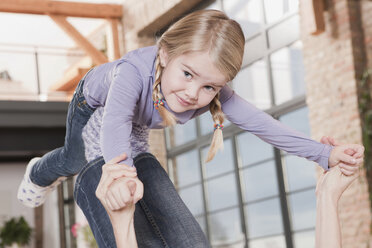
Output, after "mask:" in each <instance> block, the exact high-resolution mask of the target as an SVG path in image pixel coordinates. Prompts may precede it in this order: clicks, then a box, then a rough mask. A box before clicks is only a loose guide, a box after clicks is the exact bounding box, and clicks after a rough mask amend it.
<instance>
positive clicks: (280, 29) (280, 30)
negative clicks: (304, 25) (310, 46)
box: [268, 0, 300, 50]
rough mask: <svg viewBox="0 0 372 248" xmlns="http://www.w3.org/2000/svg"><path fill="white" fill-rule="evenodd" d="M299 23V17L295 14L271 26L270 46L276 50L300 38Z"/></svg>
mask: <svg viewBox="0 0 372 248" xmlns="http://www.w3.org/2000/svg"><path fill="white" fill-rule="evenodd" d="M274 1H276V0H274ZM299 23H300V20H299V17H298V15H295V16H293V17H291V18H289V19H287V20H285V21H283V22H281V23H279V24H277V25H275V26H274V27H272V28H270V29H269V31H268V36H269V47H270V48H271V49H273V50H276V49H279V48H281V47H284V46H288V45H289V44H291V43H292V42H294V41H296V40H298V39H299V38H300V27H299Z"/></svg>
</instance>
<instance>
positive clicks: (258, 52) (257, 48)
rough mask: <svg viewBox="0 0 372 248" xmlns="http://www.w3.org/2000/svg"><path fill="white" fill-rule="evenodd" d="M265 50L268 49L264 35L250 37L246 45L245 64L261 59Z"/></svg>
mask: <svg viewBox="0 0 372 248" xmlns="http://www.w3.org/2000/svg"><path fill="white" fill-rule="evenodd" d="M265 50H267V46H266V42H265V40H264V38H263V35H258V36H256V37H254V38H252V39H249V40H248V41H247V42H246V43H245V46H244V57H243V66H246V65H249V64H251V63H252V62H254V61H255V60H258V59H261V58H262V57H263V56H264V53H265Z"/></svg>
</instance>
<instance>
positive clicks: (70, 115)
mask: <svg viewBox="0 0 372 248" xmlns="http://www.w3.org/2000/svg"><path fill="white" fill-rule="evenodd" d="M84 79H85V76H84V78H83V79H81V80H80V82H79V84H78V86H77V87H76V90H75V93H74V96H73V98H72V100H71V102H70V104H69V106H68V111H67V119H66V136H65V143H64V146H63V147H60V148H57V149H54V150H53V151H50V152H48V153H47V154H45V155H44V156H43V157H42V158H41V159H40V160H38V161H37V162H36V163H35V165H34V166H33V167H32V170H31V172H30V179H31V181H32V182H33V183H35V184H37V185H39V186H48V185H50V184H52V183H53V182H54V181H55V180H57V178H59V177H61V176H65V177H68V176H73V175H75V174H77V173H79V172H80V171H81V169H82V168H83V166H84V165H86V164H87V160H86V159H85V153H84V142H83V139H82V132H83V128H84V126H85V125H86V123H87V122H88V120H89V118H90V116H91V115H92V114H93V112H94V109H93V108H91V107H90V106H89V105H88V103H87V101H86V100H85V97H84V94H83V85H84Z"/></svg>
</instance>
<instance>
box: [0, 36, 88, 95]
mask: <svg viewBox="0 0 372 248" xmlns="http://www.w3.org/2000/svg"><path fill="white" fill-rule="evenodd" d="M84 56H85V53H84V52H82V51H81V50H79V49H76V48H69V47H55V46H45V45H22V44H7V43H0V75H1V77H0V99H6V100H32V99H33V100H37V99H38V100H40V101H47V100H53V99H54V100H58V99H64V98H63V97H62V96H63V95H65V93H63V92H60V93H58V92H57V93H56V92H50V91H49V88H50V87H51V86H52V85H53V84H55V83H57V82H58V81H59V80H61V78H62V77H63V75H64V73H65V71H66V70H67V69H68V68H69V67H70V66H71V65H72V64H74V63H76V62H77V61H78V60H79V59H81V58H83V57H84Z"/></svg>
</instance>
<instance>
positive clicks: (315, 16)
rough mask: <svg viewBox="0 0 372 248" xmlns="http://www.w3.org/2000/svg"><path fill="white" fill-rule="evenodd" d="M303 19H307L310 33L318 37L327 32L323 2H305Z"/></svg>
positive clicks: (317, 0) (318, 0)
mask: <svg viewBox="0 0 372 248" xmlns="http://www.w3.org/2000/svg"><path fill="white" fill-rule="evenodd" d="M301 3H302V4H303V5H304V6H303V8H302V9H303V14H302V15H301V16H302V18H305V22H306V25H305V26H306V28H307V30H308V33H310V34H312V35H317V34H320V33H322V32H324V31H325V21H324V3H323V0H303V1H301Z"/></svg>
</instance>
